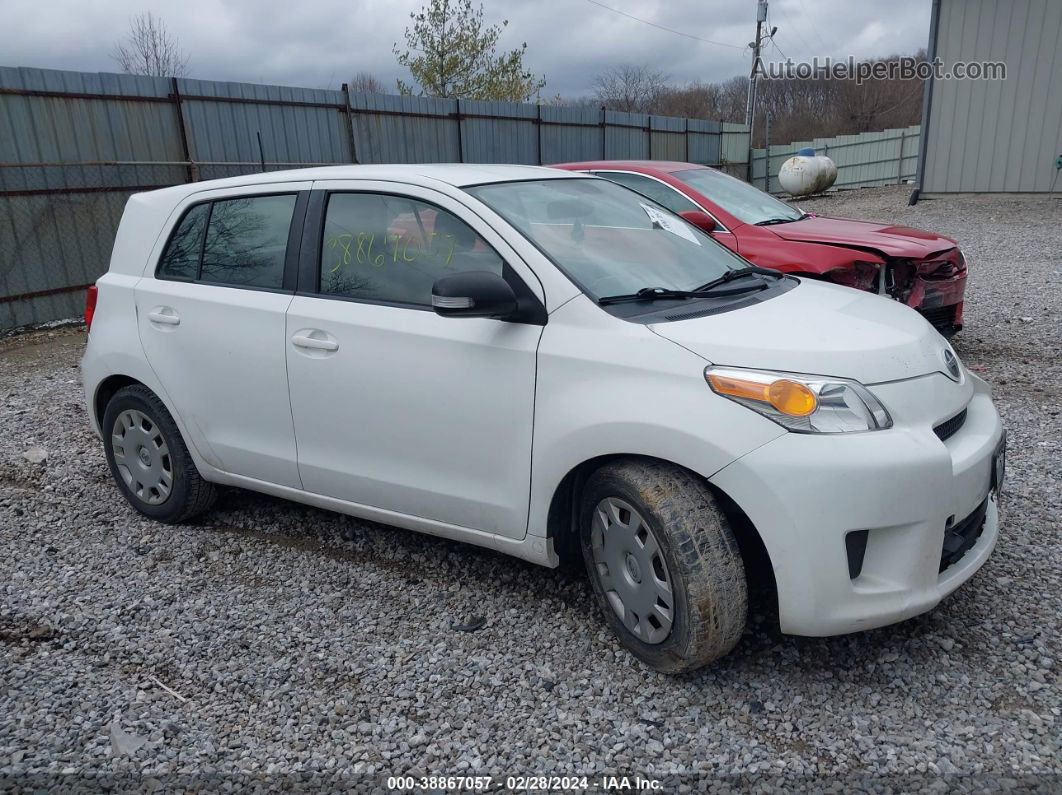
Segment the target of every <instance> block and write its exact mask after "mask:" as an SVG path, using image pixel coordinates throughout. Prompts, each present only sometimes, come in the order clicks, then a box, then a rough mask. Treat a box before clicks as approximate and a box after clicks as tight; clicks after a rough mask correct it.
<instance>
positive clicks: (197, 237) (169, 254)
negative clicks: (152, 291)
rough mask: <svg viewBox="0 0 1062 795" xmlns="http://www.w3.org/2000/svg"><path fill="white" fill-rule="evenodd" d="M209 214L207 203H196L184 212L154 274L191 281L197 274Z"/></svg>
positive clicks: (165, 277)
mask: <svg viewBox="0 0 1062 795" xmlns="http://www.w3.org/2000/svg"><path fill="white" fill-rule="evenodd" d="M209 215H210V205H209V204H197V205H196V206H195V207H193V208H192V209H190V210H189V211H188V212H186V213H185V214H184V218H182V219H181V221H180V223H179V224H177V228H176V229H175V230H174V232H173V234H172V235H171V236H170V241H169V242H168V243H167V244H166V250H165V251H164V252H163V254H162V258H161V259H159V267H158V269H157V270H156V271H155V275H156V276H160V277H162V278H164V279H182V280H188V281H192V280H194V279H195V278H196V277H197V276H198V275H199V255H200V253H201V252H202V250H203V233H204V232H205V231H206V225H207V218H208V217H209Z"/></svg>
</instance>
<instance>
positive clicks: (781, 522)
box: [711, 373, 1003, 636]
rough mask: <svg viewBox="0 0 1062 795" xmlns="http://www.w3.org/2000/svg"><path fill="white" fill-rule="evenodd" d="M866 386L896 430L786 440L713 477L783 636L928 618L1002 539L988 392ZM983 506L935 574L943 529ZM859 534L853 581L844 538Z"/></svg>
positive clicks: (946, 384) (982, 387)
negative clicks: (746, 532) (960, 548)
mask: <svg viewBox="0 0 1062 795" xmlns="http://www.w3.org/2000/svg"><path fill="white" fill-rule="evenodd" d="M871 389H872V391H873V392H874V393H875V394H876V395H877V396H878V397H879V398H880V399H881V400H882V402H883V403H884V404H885V405H886V406H887V407H888V408H889V410H890V412H891V413H892V415H893V419H894V421H895V423H896V424H895V425H894V427H893V428H891V429H889V430H887V431H875V432H869V433H852V434H838V435H815V434H796V433H788V434H786V435H784V436H782V437H779V438H778V439H776V440H774V441H772V442H769V443H767V444H765V445H763V446H762V447H760V448H758V449H756V450H754V451H753V452H751V453H749V454H748V455H746V456H744V457H742V458H740V459H738V460H737V461H735V462H734V463H732V464H730V465H729V466H727V467H726V468H724V469H723V470H721V471H720V472H718V473H716V475H715V476H714V477H712V478H711V482H712V483H713V484H715V485H716V486H718V487H719V488H720V489H722V490H723V491H724V492H726V493H727V494H728V495H729V496H730V497H731V498H732V499H734V500H735V501H736V502H737V503H738V505H740V506H741V507H742V509H743V510H744V511H745V512H746V513H747V514H748V516H749V518H750V519H751V521H752V522H753V524H754V525H755V526H756V528H757V530H758V531H759V533H760V536H761V538H762V539H763V542H764V546H765V547H766V549H767V553H768V555H769V556H770V559H771V562H772V567H773V569H774V576H775V581H776V584H777V587H778V605H779V619H780V622H781V629H782V631H783V632H786V633H790V634H795V635H815V636H822V635H838V634H843V633H847V632H856V631H859V630H865V629H872V628H874V627H880V626H883V625H886V624H891V623H894V622H896V621H901V620H903V619H906V618H910V617H911V616H915V615H918V614H919V613H923V612H925V611H927V610H929V609H931V608H933V607H934V606H935V605H936V604H937V603H938V602H940V600H941V599H943V598H944V597H945V596H947V595H948V594H949V593H951V592H952V591H954V590H955V589H956V588H958V587H959V586H960V585H961V584H962V583H963V582H965V581H966V580H967V579H969V578H970V577H971V576H972V575H973V574H974V572H976V571H977V570H978V569H979V568H980V567H981V565H982V564H983V563H984V562H985V560H987V558H988V556H989V554H991V552H992V549H993V547H994V546H995V543H996V539H997V537H998V535H999V513H998V509H997V499H998V497H997V495H996V492H995V490H994V489H992V487H991V484H992V471H993V460H994V456H995V453H996V450H997V448H998V446H999V444H1000V440H1001V438H1002V435H1003V428H1002V424H1001V422H1000V419H999V415H998V414H997V413H996V409H995V407H994V406H993V404H992V400H991V397H990V396H989V392H988V387H987V385H986V384H985V383H984V382H983V381H981V380H980V379H979V378H977V377H976V376H973V375H971V374H968V373H967V374H966V375H965V376H964V381H963V383H962V384H955V383H954V382H951V381H950V380H948V379H947V378H946V377H945V376H944V375H941V374H936V375H932V376H925V377H922V378H917V379H911V380H909V381H902V382H894V383H892V384H883V385H877V386H874V387H871ZM925 406H933V407H934V408H935V412H926V411H925V409H924V407H925ZM963 407H965V408H966V415H965V416H966V419H965V422H964V423H963V425H962V428H961V429H960V430H959V431H957V432H955V433H954V435H952V436H949V437H948V438H947V439H946V440H944V441H942V440H941V439H940V438H938V436H937V435H936V434H935V433H934V431H933V427H934V426H935V425H937V424H938V423H939V422H940V421H941V420H944V419H946V418H947V417H948V416H951V415H952V414H957V413H958V412H959V411H960V410H961V409H962V408H963ZM982 503H984V519H983V523H980V522H979V523H978V531H979V533H978V534H977V535H976V540H975V541H974V543H973V544H972V545H971V546H970V547H969V548H968V549H967V550H966V551H965V552H964V554H962V556H961V557H960V558H959V559H957V560H955V561H954V562H952V563H951V565H949V566H947V567H946V568H944V569H943V570H941V565H942V557H943V555H944V544H945V535H946V531H948V530H950V529H952V528H954V527H957V526H962V525H961V523H962V522H963V521H964V520H965V519H967V518H968V517H971V516H972V515H974V518H975V519H978V520H979V517H977V516H976V515H975V514H976V513H977V512H978V510H979V508H980V507H981V506H982ZM864 530H865V531H867V533H866V534H865V539H866V546H865V552H864V554H863V557H862V561H861V565H860V566H859V567H858V572H857V573H855V576H853V570H852V569H850V560H849V550H848V545H847V544H846V540H845V539H846V536H847V535H848V534H849V533H851V532H853V531H864Z"/></svg>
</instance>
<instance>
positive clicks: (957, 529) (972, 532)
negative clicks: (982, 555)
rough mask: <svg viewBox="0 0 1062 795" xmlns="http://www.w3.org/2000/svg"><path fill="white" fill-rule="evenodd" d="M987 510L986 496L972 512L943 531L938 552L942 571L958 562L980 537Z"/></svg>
mask: <svg viewBox="0 0 1062 795" xmlns="http://www.w3.org/2000/svg"><path fill="white" fill-rule="evenodd" d="M987 511H988V497H985V499H984V501H983V502H982V503H981V504H980V505H978V506H977V508H975V509H974V512H973V513H971V514H970V515H969V516H967V517H966V518H965V519H963V520H962V521H961V522H956V523H955V524H953V525H952V526H951V527H949V528H947V529H946V530H945V531H944V548H943V549H942V550H941V553H940V571H944V569H946V568H948V566H952V565H954V564H956V563H958V562H959V559H960V558H961V557H962V556H963V555H965V554H966V553H967V552H969V551H970V549H971V548H972V547H973V545H974V544H976V543H977V539H978V538H980V537H981V533H982V532H984V529H985V513H986V512H987Z"/></svg>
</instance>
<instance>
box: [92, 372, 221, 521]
mask: <svg viewBox="0 0 1062 795" xmlns="http://www.w3.org/2000/svg"><path fill="white" fill-rule="evenodd" d="M101 430H102V433H103V445H104V449H105V451H106V454H107V464H108V466H109V467H110V469H111V475H112V476H113V477H114V480H115V483H117V484H118V488H119V490H120V491H121V492H122V494H123V495H124V496H125V498H126V499H127V500H128V501H129V503H130V504H131V505H132V506H133V507H134V508H136V509H137V510H138V511H140V513H142V514H144V515H145V516H149V517H151V518H152V519H156V520H158V521H160V522H167V523H171V524H173V523H178V522H183V521H186V520H187V519H190V518H192V517H193V516H195V515H196V514H199V513H202V512H203V511H205V510H207V509H208V508H209V507H210V506H211V504H212V503H213V502H214V499H215V496H216V489H215V487H214V485H213V484H212V483H208V482H207V481H205V480H203V478H202V477H201V476H200V474H199V471H198V470H197V469H196V467H195V462H193V461H192V457H191V455H190V454H189V452H188V448H187V447H186V446H185V444H184V440H183V439H182V438H181V434H180V432H179V431H178V430H177V424H176V423H175V422H174V421H173V417H171V416H170V413H169V412H168V411H167V410H166V407H165V406H164V405H163V403H162V401H161V400H159V399H158V397H157V396H156V395H155V393H154V392H152V391H151V390H150V389H148V388H147V387H146V386H143V385H140V384H135V385H132V386H127V387H123V388H122V389H119V390H118V391H117V392H116V393H115V394H114V396H113V397H112V398H111V400H110V402H109V403H108V404H107V408H106V410H105V411H104V415H103V422H102V424H101Z"/></svg>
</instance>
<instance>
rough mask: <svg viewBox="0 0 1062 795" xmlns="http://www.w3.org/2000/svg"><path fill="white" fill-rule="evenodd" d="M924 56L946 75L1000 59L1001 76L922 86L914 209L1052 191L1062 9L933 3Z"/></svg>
mask: <svg viewBox="0 0 1062 795" xmlns="http://www.w3.org/2000/svg"><path fill="white" fill-rule="evenodd" d="M928 50H929V59H930V60H931V61H932V60H933V58H934V56H938V57H939V58H940V59H941V61H942V67H943V69H944V70H945V72H949V71H951V70H953V69H954V66H955V64H956V63H957V62H960V61H961V62H966V63H967V64H969V63H970V62H974V61H977V62H980V61H1001V62H1003V63H1004V64H1006V78H1005V79H1003V80H998V79H997V80H984V79H982V80H973V79H965V80H957V79H937V78H931V79H930V80H928V81H927V82H926V90H925V93H924V97H923V106H922V140H921V146H920V151H919V166H918V177H917V180H916V185H917V188H916V191H915V193H914V194H913V195H912V201H917V199H918V196H919V194H920V193H921V194H934V193H974V192H976V193H980V192H1009V193H1040V192H1048V191H1051V190H1052V188H1053V187H1054V186H1055V185H1054V183H1055V178H1056V176H1057V175H1058V170H1059V169H1058V166H1059V161H1058V158H1059V156H1060V155H1062V54H1060V53H1059V50H1062V1H1060V0H933V8H932V17H931V21H930V32H929V47H928ZM1059 182H1060V185H1059V186H1058V187H1062V179H1060V180H1059Z"/></svg>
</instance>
